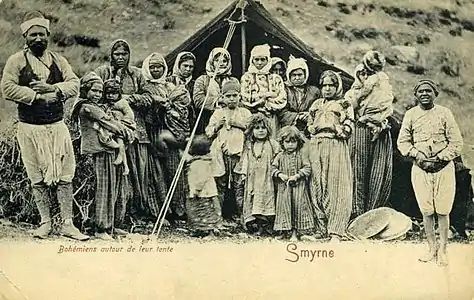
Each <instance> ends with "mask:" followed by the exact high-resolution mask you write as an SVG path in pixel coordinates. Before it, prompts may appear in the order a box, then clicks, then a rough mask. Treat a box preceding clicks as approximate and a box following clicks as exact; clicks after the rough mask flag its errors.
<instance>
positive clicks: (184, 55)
mask: <svg viewBox="0 0 474 300" xmlns="http://www.w3.org/2000/svg"><path fill="white" fill-rule="evenodd" d="M187 60H192V61H193V63H196V56H195V55H194V54H192V53H191V52H181V53H179V54H178V55H177V56H176V60H175V61H174V65H173V76H176V77H178V78H181V75H180V73H179V67H180V66H181V64H182V63H183V62H185V61H187ZM192 79H193V75H192V74H191V75H189V76H188V77H187V78H185V79H184V84H188V83H189V82H190V81H191V80H192Z"/></svg>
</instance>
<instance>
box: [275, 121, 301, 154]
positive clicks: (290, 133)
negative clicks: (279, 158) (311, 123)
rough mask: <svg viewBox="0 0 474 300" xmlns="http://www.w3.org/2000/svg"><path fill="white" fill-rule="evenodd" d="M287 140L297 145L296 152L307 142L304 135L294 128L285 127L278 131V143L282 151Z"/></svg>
mask: <svg viewBox="0 0 474 300" xmlns="http://www.w3.org/2000/svg"><path fill="white" fill-rule="evenodd" d="M288 139H290V140H291V139H293V140H295V141H296V142H297V143H298V146H297V148H296V149H298V150H299V149H301V147H303V144H304V143H305V142H306V141H307V139H306V137H305V136H304V134H303V133H302V132H301V131H300V130H299V129H298V128H296V127H295V126H285V127H283V128H282V129H280V132H279V134H278V143H280V146H281V148H282V149H284V147H283V142H284V141H285V140H288Z"/></svg>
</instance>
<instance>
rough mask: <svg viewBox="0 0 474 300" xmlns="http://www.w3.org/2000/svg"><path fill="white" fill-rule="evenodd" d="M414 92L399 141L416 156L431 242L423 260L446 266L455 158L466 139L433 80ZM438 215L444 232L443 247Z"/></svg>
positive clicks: (414, 176)
mask: <svg viewBox="0 0 474 300" xmlns="http://www.w3.org/2000/svg"><path fill="white" fill-rule="evenodd" d="M414 92H415V96H416V98H417V101H418V106H416V107H413V108H412V109H410V110H408V111H407V112H406V114H405V117H404V118H403V122H402V126H401V129H400V135H399V137H398V141H397V144H398V149H399V150H400V153H401V154H402V155H404V156H410V157H412V158H413V159H414V164H413V167H412V172H411V181H412V185H413V189H414V191H415V196H416V200H417V202H418V206H419V207H420V211H421V213H422V214H423V225H424V228H425V232H426V237H427V240H428V246H429V250H428V253H427V254H426V255H425V256H424V257H422V258H420V261H422V262H429V261H433V260H437V263H438V265H440V266H446V265H447V255H446V244H447V240H448V232H449V213H450V212H451V208H452V206H453V202H454V195H455V191H456V187H455V185H456V178H455V168H454V162H453V159H454V158H456V157H457V156H459V155H460V154H461V149H462V144H463V140H462V136H461V133H460V131H459V127H458V125H457V123H456V121H455V119H454V116H453V114H452V113H451V111H450V110H449V109H448V108H446V107H443V106H441V105H437V104H434V103H433V102H434V99H435V98H436V97H437V96H438V93H439V92H438V88H437V86H436V84H435V83H434V82H433V81H431V80H421V81H420V82H419V83H418V84H417V85H416V86H415V89H414ZM435 216H437V218H438V227H439V233H440V241H439V242H440V243H439V249H437V245H436V235H435V230H434V223H435Z"/></svg>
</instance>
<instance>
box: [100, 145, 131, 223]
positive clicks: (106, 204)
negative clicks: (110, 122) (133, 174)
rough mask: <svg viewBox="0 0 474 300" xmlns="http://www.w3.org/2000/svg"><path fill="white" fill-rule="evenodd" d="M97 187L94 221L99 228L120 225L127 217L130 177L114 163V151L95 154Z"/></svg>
mask: <svg viewBox="0 0 474 300" xmlns="http://www.w3.org/2000/svg"><path fill="white" fill-rule="evenodd" d="M93 157H94V164H95V175H96V188H95V210H94V211H95V213H94V223H95V226H96V227H97V228H98V229H101V230H105V229H111V228H112V227H113V226H115V227H119V226H120V225H121V224H122V222H123V221H124V219H125V212H126V207H127V202H128V199H129V198H130V196H131V193H130V186H129V184H130V183H129V181H128V177H126V176H123V175H122V173H123V167H122V166H116V165H114V164H113V162H114V160H115V154H114V153H107V152H101V153H97V154H94V156H93Z"/></svg>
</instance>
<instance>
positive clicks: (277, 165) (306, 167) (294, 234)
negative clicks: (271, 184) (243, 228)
mask: <svg viewBox="0 0 474 300" xmlns="http://www.w3.org/2000/svg"><path fill="white" fill-rule="evenodd" d="M305 140H306V138H305V136H304V134H303V133H302V132H301V131H299V130H298V128H296V127H295V126H285V127H283V128H282V129H281V130H280V133H279V136H278V142H279V143H280V146H281V148H282V150H283V151H282V152H280V153H278V154H277V156H276V157H275V160H274V161H273V164H272V169H273V171H272V174H273V177H274V178H275V182H276V183H277V197H276V216H275V225H274V227H273V229H274V230H277V231H283V232H291V239H290V240H291V241H297V240H298V235H300V234H301V233H302V232H304V231H309V230H312V229H314V218H313V210H312V207H311V200H310V198H309V190H308V179H309V176H310V174H311V164H310V162H309V157H308V153H307V151H306V149H305V148H303V146H304V142H305ZM306 239H309V237H306Z"/></svg>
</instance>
